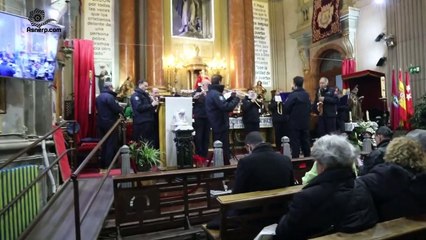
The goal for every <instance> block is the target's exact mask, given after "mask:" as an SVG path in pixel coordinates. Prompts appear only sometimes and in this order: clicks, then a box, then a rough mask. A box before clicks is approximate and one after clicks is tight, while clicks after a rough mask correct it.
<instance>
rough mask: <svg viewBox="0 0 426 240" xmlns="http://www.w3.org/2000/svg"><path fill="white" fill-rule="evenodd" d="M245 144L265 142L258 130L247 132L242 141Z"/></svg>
mask: <svg viewBox="0 0 426 240" xmlns="http://www.w3.org/2000/svg"><path fill="white" fill-rule="evenodd" d="M244 142H245V143H246V144H259V143H263V142H265V140H264V139H263V137H262V135H261V134H260V132H258V131H253V132H250V133H249V134H247V136H246V139H245V141H244Z"/></svg>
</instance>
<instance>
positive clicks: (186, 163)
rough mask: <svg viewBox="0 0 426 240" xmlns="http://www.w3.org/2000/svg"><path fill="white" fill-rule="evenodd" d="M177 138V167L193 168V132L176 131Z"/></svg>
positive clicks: (175, 139)
mask: <svg viewBox="0 0 426 240" xmlns="http://www.w3.org/2000/svg"><path fill="white" fill-rule="evenodd" d="M173 132H174V133H175V136H176V137H175V138H174V139H173V140H174V141H175V143H176V154H177V167H178V168H192V167H193V163H192V152H193V147H192V132H193V130H176V131H173Z"/></svg>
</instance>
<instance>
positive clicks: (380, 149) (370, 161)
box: [359, 139, 390, 175]
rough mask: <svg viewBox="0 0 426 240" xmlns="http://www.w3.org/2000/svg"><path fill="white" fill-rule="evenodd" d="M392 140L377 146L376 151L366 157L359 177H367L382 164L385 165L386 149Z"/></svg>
mask: <svg viewBox="0 0 426 240" xmlns="http://www.w3.org/2000/svg"><path fill="white" fill-rule="evenodd" d="M389 142H390V139H385V140H383V141H382V142H380V143H379V145H377V148H376V149H374V150H373V151H372V152H371V153H370V154H368V156H367V157H365V159H364V161H363V166H362V167H361V169H360V170H359V175H365V174H367V173H368V172H370V170H371V169H372V168H373V167H374V166H376V165H378V164H380V163H384V162H385V160H384V159H383V157H384V156H385V152H386V148H387V147H388V145H389Z"/></svg>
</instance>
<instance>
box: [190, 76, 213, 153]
mask: <svg viewBox="0 0 426 240" xmlns="http://www.w3.org/2000/svg"><path fill="white" fill-rule="evenodd" d="M209 85H210V81H209V80H207V79H204V80H202V81H201V86H198V87H197V90H196V91H195V92H194V93H193V95H192V98H193V99H194V107H193V112H194V129H195V137H194V143H195V153H196V154H198V155H200V156H201V157H204V158H207V154H208V152H209V140H210V124H209V119H208V118H207V113H206V104H205V100H206V95H207V91H208V90H209Z"/></svg>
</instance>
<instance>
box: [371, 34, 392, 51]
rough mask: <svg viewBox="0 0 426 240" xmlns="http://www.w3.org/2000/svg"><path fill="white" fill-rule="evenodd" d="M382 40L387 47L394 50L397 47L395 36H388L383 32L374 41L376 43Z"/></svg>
mask: <svg viewBox="0 0 426 240" xmlns="http://www.w3.org/2000/svg"><path fill="white" fill-rule="evenodd" d="M382 40H384V42H385V44H386V46H387V47H390V48H392V47H395V46H396V41H395V36H394V35H392V34H389V35H386V34H385V33H383V32H382V33H380V34H379V35H378V36H377V37H376V39H374V41H376V42H380V41H382Z"/></svg>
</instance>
